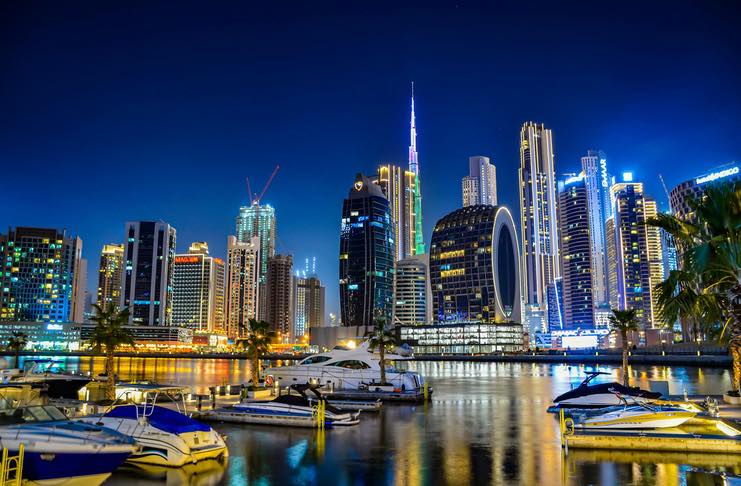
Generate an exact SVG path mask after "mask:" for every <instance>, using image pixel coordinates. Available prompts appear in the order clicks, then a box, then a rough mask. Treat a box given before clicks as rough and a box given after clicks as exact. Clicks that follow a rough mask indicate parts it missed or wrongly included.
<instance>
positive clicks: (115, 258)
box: [98, 243, 124, 309]
mask: <svg viewBox="0 0 741 486" xmlns="http://www.w3.org/2000/svg"><path fill="white" fill-rule="evenodd" d="M123 268H124V245H120V244H116V243H111V244H108V245H103V249H102V250H101V252H100V266H99V267H98V305H99V306H101V307H102V308H104V309H107V308H108V307H110V305H111V304H113V305H115V306H116V307H118V306H119V305H121V283H122V279H121V277H122V276H123Z"/></svg>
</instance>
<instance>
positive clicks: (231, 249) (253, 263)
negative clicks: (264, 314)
mask: <svg viewBox="0 0 741 486" xmlns="http://www.w3.org/2000/svg"><path fill="white" fill-rule="evenodd" d="M259 278H260V238H258V237H257V236H253V237H252V239H250V241H249V242H242V241H239V240H237V238H236V237H235V236H229V238H228V240H227V279H226V288H227V292H226V313H225V314H226V316H225V317H226V333H227V336H228V337H229V338H230V339H234V338H237V337H242V336H243V335H244V332H245V330H246V329H247V327H248V325H249V320H250V319H257V316H258V305H259V304H258V302H259V300H258V297H259V288H260V287H259Z"/></svg>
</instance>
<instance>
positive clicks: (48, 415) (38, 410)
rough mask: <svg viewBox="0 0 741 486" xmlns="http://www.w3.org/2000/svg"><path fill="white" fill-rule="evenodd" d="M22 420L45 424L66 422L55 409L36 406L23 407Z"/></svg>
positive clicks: (63, 416) (62, 415)
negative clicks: (57, 421) (59, 421)
mask: <svg viewBox="0 0 741 486" xmlns="http://www.w3.org/2000/svg"><path fill="white" fill-rule="evenodd" d="M23 420H25V421H26V422H47V421H53V420H67V417H65V415H64V414H63V413H62V412H61V411H59V409H58V408H56V407H50V406H38V407H25V408H24V409H23Z"/></svg>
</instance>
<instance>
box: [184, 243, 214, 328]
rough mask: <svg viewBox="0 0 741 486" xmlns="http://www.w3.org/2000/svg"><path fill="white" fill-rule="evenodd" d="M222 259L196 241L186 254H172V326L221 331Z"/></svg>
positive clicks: (206, 245)
mask: <svg viewBox="0 0 741 486" xmlns="http://www.w3.org/2000/svg"><path fill="white" fill-rule="evenodd" d="M224 279H225V268H224V260H222V259H221V258H215V257H212V256H210V255H209V253H208V244H207V243H206V242H202V241H201V242H195V243H193V244H191V245H190V248H188V253H185V254H179V255H175V263H174V264H173V292H172V298H173V302H172V324H173V325H174V326H178V327H188V328H191V329H194V330H196V331H200V332H211V333H213V332H223V331H224V330H225V326H224V300H225V299H224V295H225V290H224Z"/></svg>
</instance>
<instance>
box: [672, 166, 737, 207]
mask: <svg viewBox="0 0 741 486" xmlns="http://www.w3.org/2000/svg"><path fill="white" fill-rule="evenodd" d="M739 181H741V172H740V171H739V166H738V165H737V164H726V165H722V166H720V167H716V168H715V169H713V170H711V171H709V172H706V173H705V174H703V175H700V176H697V177H694V178H692V179H690V180H687V181H684V182H682V183H680V184H678V185H677V186H676V187H675V188H674V189H672V191H671V193H669V203H670V205H671V209H672V213H673V214H674V216H676V217H678V218H680V219H692V218H693V217H694V212H693V210H692V206H691V205H690V201H692V200H699V199H700V198H701V197H702V195H703V194H705V189H706V188H707V187H709V186H711V185H713V184H720V183H736V182H739Z"/></svg>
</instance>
